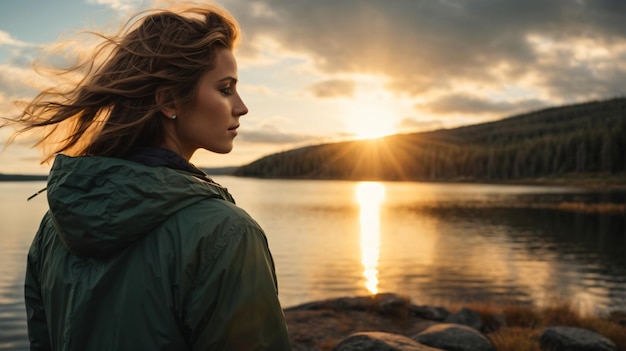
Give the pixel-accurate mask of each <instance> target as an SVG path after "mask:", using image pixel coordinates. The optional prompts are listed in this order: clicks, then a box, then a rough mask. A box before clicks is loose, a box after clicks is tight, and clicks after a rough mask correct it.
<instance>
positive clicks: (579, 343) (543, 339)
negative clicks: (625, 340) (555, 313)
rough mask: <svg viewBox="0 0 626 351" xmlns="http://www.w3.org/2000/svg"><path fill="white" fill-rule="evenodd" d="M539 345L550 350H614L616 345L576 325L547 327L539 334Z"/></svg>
mask: <svg viewBox="0 0 626 351" xmlns="http://www.w3.org/2000/svg"><path fill="white" fill-rule="evenodd" d="M539 346H540V347H541V349H542V350H550V351H616V350H617V346H615V343H613V342H612V341H611V340H609V339H607V338H606V337H604V336H602V335H600V334H598V333H595V332H592V331H591V330H587V329H582V328H576V327H561V326H556V327H549V328H546V329H545V330H544V331H543V333H541V335H540V336H539Z"/></svg>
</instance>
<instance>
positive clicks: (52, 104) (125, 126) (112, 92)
mask: <svg viewBox="0 0 626 351" xmlns="http://www.w3.org/2000/svg"><path fill="white" fill-rule="evenodd" d="M88 33H89V34H95V35H96V36H97V37H98V38H100V39H101V43H100V44H99V45H98V46H97V47H96V49H95V50H93V51H92V53H90V55H89V56H88V57H86V58H84V59H82V60H81V61H80V62H78V63H76V64H75V65H73V66H72V67H70V68H67V69H64V70H60V71H57V73H56V77H57V78H61V77H62V76H64V75H66V76H71V75H73V74H75V73H80V74H81V77H82V78H81V79H80V80H79V81H78V82H77V83H76V84H74V85H72V86H71V87H70V89H63V88H62V87H61V86H57V87H54V88H50V89H46V90H43V91H42V92H41V93H39V95H37V96H36V97H35V98H34V99H33V100H32V101H30V102H28V103H27V104H26V106H25V108H23V110H22V112H21V113H20V114H19V115H18V116H17V117H15V118H9V123H10V124H18V125H21V128H20V129H18V131H17V134H19V133H22V132H26V131H29V130H34V129H35V130H38V129H43V130H44V134H43V135H42V136H41V137H40V138H39V139H38V142H37V143H36V144H35V146H41V147H44V150H45V148H47V147H50V146H51V145H50V144H53V145H52V151H49V152H47V153H46V152H45V151H44V160H43V162H46V161H48V160H50V159H51V158H52V157H53V156H54V155H55V154H56V153H61V152H63V153H68V154H71V155H94V156H112V157H120V156H123V155H124V154H125V153H126V152H128V151H129V149H130V148H132V147H134V146H158V145H159V144H160V143H161V142H162V140H163V134H164V133H163V118H164V116H163V115H162V114H161V112H160V110H161V109H162V108H163V107H164V106H173V104H174V101H176V103H177V104H182V106H183V108H185V106H190V105H191V103H192V101H193V100H194V98H195V96H196V93H197V85H198V82H199V80H200V78H201V76H202V75H203V73H205V72H206V71H208V70H211V69H212V68H214V65H215V60H216V55H217V53H218V52H219V51H220V50H222V49H233V48H234V46H235V45H236V41H237V38H238V36H239V27H238V25H237V23H236V21H235V20H234V19H233V18H232V16H230V15H229V14H228V13H227V12H226V11H225V10H223V9H221V8H218V7H215V6H209V5H197V4H194V5H193V6H186V7H184V8H180V7H178V8H173V7H172V8H168V9H159V10H151V11H145V12H141V13H139V14H137V15H135V16H133V17H132V18H131V20H129V21H128V22H127V23H126V24H125V25H124V26H123V27H122V28H121V29H120V30H119V32H118V33H117V34H115V35H111V36H109V35H104V34H98V33H95V32H88ZM157 92H159V96H160V97H161V98H160V99H157V98H156V95H157ZM40 127H42V128H40Z"/></svg>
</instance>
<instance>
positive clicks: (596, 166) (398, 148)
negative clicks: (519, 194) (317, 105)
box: [234, 98, 626, 181]
mask: <svg viewBox="0 0 626 351" xmlns="http://www.w3.org/2000/svg"><path fill="white" fill-rule="evenodd" d="M624 172H626V98H616V99H611V100H606V101H593V102H588V103H583V104H576V105H568V106H562V107H553V108H548V109H544V110H540V111H535V112H531V113H527V114H522V115H517V116H513V117H509V118H506V119H503V120H499V121H496V122H490V123H483V124H477V125H472V126H466V127H460V128H455V129H443V130H437V131H432V132H425V133H414V134H401V135H393V136H388V137H385V138H381V139H375V140H359V141H346V142H339V143H332V144H322V145H315V146H309V147H304V148H299V149H294V150H290V151H286V152H282V153H277V154H274V155H270V156H266V157H264V158H261V159H259V160H257V161H255V162H253V163H251V164H248V165H245V166H242V167H240V168H238V169H236V170H235V172H234V174H235V175H238V176H249V177H262V178H318V179H354V180H364V179H370V180H424V181H439V180H441V181H444V180H463V179H465V180H514V179H521V178H538V177H551V176H562V175H568V174H590V173H596V174H597V173H602V174H617V173H624Z"/></svg>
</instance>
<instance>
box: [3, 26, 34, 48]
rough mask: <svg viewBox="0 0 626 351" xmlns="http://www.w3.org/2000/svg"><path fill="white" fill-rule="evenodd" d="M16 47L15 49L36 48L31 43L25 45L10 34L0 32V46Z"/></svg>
mask: <svg viewBox="0 0 626 351" xmlns="http://www.w3.org/2000/svg"><path fill="white" fill-rule="evenodd" d="M3 45H7V46H16V47H34V46H37V45H36V44H33V43H27V42H25V41H21V40H17V39H15V38H13V37H12V36H11V34H10V33H7V32H5V31H2V30H0V46H3Z"/></svg>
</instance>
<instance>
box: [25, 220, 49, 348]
mask: <svg viewBox="0 0 626 351" xmlns="http://www.w3.org/2000/svg"><path fill="white" fill-rule="evenodd" d="M47 221H48V215H46V216H45V217H44V219H43V221H42V224H41V226H40V228H39V231H38V232H37V234H36V235H35V238H34V239H33V242H32V244H31V247H30V250H29V252H28V259H27V262H26V278H25V283H24V299H25V303H26V316H27V323H28V339H29V341H30V349H31V351H40V350H51V349H52V347H51V346H50V336H49V333H48V324H47V322H46V312H45V309H44V305H43V299H42V297H41V289H40V285H39V276H38V272H39V260H40V253H41V248H40V246H41V240H42V237H43V231H44V227H45V223H46V222H47Z"/></svg>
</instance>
